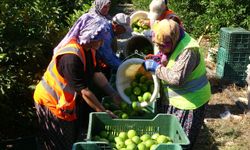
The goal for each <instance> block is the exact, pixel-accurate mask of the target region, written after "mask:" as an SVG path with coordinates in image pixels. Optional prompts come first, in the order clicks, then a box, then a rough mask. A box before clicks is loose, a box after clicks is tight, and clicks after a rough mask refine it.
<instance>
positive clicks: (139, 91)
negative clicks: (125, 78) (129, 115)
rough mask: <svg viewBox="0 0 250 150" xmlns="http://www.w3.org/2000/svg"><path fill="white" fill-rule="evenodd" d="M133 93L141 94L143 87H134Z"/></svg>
mask: <svg viewBox="0 0 250 150" xmlns="http://www.w3.org/2000/svg"><path fill="white" fill-rule="evenodd" d="M133 93H134V94H135V95H140V94H141V89H140V88H139V87H138V86H136V87H134V89H133Z"/></svg>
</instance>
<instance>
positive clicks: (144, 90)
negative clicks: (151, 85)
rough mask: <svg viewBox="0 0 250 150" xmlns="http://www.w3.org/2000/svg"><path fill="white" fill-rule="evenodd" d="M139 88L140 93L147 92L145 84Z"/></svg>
mask: <svg viewBox="0 0 250 150" xmlns="http://www.w3.org/2000/svg"><path fill="white" fill-rule="evenodd" d="M140 87H141V91H142V92H147V91H148V85H147V84H142V85H141V86H140Z"/></svg>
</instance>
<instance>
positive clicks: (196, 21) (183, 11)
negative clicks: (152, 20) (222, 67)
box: [169, 0, 250, 44]
mask: <svg viewBox="0 0 250 150" xmlns="http://www.w3.org/2000/svg"><path fill="white" fill-rule="evenodd" d="M249 3H250V0H245V1H244V0H240V1H239V0H225V1H220V0H213V1H210V0H201V1H199V0H196V1H193V0H186V1H182V0H175V1H173V0H169V8H170V9H173V10H174V11H175V12H176V13H177V15H178V16H179V17H180V18H181V19H182V20H183V23H184V26H185V28H186V31H187V32H189V33H191V35H193V36H194V37H195V38H199V36H201V35H203V34H204V35H209V36H210V38H211V39H212V42H213V43H214V44H216V43H217V41H218V36H219V35H218V33H219V30H220V28H221V27H239V26H240V27H242V28H245V29H248V30H250V25H249V24H250V17H249V15H250V12H249V11H247V10H249V9H250V6H249ZM187 12H188V13H187ZM191 18H192V19H191Z"/></svg>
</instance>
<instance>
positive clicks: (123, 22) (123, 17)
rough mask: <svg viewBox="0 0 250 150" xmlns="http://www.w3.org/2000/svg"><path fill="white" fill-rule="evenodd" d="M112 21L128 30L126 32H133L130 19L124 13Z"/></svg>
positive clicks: (117, 15)
mask: <svg viewBox="0 0 250 150" xmlns="http://www.w3.org/2000/svg"><path fill="white" fill-rule="evenodd" d="M112 21H114V22H116V23H117V24H119V25H121V26H123V27H124V28H125V29H126V32H132V29H131V28H130V17H129V16H128V15H126V14H124V13H118V14H116V15H115V16H114V17H113V18H112Z"/></svg>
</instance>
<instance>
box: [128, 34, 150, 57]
mask: <svg viewBox="0 0 250 150" xmlns="http://www.w3.org/2000/svg"><path fill="white" fill-rule="evenodd" d="M153 49H154V46H153V43H152V42H151V40H150V39H148V38H146V37H145V36H142V35H136V36H132V37H131V38H129V39H128V41H127V47H126V51H125V56H126V57H127V56H129V55H131V54H134V53H135V51H137V52H138V53H139V54H140V53H143V54H144V55H147V54H153V53H154V50H153ZM145 50H146V51H147V52H145Z"/></svg>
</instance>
